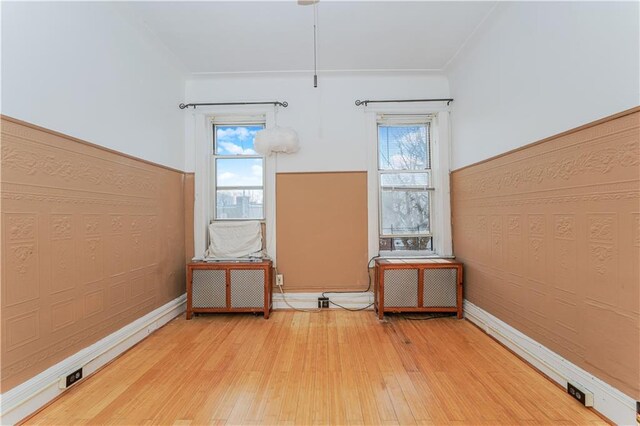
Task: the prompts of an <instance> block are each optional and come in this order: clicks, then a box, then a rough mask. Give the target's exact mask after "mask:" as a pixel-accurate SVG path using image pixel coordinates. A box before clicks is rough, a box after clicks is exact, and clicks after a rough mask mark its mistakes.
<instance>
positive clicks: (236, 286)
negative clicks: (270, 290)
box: [230, 269, 264, 308]
mask: <svg viewBox="0 0 640 426" xmlns="http://www.w3.org/2000/svg"><path fill="white" fill-rule="evenodd" d="M230 272H231V307H232V308H262V307H263V306H264V270H262V269H244V270H243V269H232V270H231V271H230Z"/></svg>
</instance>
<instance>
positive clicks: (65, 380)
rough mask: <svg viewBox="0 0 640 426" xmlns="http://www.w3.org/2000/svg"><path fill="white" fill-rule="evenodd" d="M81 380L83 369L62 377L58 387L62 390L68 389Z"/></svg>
mask: <svg viewBox="0 0 640 426" xmlns="http://www.w3.org/2000/svg"><path fill="white" fill-rule="evenodd" d="M80 379H82V367H80V368H78V369H77V370H76V371H74V372H73V373H70V374H67V375H66V376H62V377H60V379H59V380H58V387H59V388H60V389H66V388H68V387H69V386H71V385H73V384H74V383H76V382H78V381H80Z"/></svg>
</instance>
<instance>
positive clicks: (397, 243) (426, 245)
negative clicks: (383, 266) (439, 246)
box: [380, 237, 433, 251]
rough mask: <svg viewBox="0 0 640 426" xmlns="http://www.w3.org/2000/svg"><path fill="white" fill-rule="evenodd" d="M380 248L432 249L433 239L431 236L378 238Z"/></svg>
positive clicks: (393, 249)
mask: <svg viewBox="0 0 640 426" xmlns="http://www.w3.org/2000/svg"><path fill="white" fill-rule="evenodd" d="M380 250H385V251H396V250H405V251H406V250H421V251H433V239H432V238H431V237H396V238H380Z"/></svg>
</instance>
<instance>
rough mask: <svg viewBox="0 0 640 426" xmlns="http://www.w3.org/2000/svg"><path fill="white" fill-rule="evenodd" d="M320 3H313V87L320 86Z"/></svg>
mask: <svg viewBox="0 0 640 426" xmlns="http://www.w3.org/2000/svg"><path fill="white" fill-rule="evenodd" d="M317 31H318V3H317V2H315V3H314V4H313V87H318V44H317Z"/></svg>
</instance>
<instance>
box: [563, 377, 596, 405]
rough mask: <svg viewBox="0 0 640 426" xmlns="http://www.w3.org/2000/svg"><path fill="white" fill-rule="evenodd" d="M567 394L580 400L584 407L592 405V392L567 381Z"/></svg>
mask: <svg viewBox="0 0 640 426" xmlns="http://www.w3.org/2000/svg"><path fill="white" fill-rule="evenodd" d="M567 392H569V395H571V396H572V397H574V398H575V399H577V400H578V401H580V403H581V404H582V405H584V406H585V407H593V393H591V392H590V391H589V390H587V389H584V388H583V387H581V386H578V385H575V384H573V383H569V382H567Z"/></svg>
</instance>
